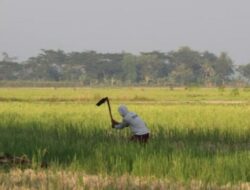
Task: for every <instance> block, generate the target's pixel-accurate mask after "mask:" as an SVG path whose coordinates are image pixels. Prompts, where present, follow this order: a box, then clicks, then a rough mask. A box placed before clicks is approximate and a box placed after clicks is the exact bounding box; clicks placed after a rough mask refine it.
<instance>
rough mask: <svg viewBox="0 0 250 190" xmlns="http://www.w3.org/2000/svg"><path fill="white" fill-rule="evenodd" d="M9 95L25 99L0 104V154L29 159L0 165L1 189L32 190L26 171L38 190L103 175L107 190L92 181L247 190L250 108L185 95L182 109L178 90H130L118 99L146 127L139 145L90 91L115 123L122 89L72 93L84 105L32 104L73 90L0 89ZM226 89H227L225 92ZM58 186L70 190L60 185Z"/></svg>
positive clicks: (69, 95) (209, 93) (78, 184)
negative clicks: (105, 100) (104, 99)
mask: <svg viewBox="0 0 250 190" xmlns="http://www.w3.org/2000/svg"><path fill="white" fill-rule="evenodd" d="M8 90H10V91H9V92H10V93H9V94H8V95H6V96H5V97H12V98H13V97H16V98H18V99H22V100H25V101H11V100H9V101H2V102H0V129H1V133H0V139H1V144H0V154H4V153H5V152H7V153H10V154H11V155H23V154H25V155H27V156H28V158H30V160H32V165H31V166H27V167H22V166H14V167H10V166H0V167H1V172H0V187H1V185H2V187H3V188H5V187H9V188H11V187H14V186H16V187H21V186H22V185H23V186H25V187H26V186H27V185H28V186H29V185H31V186H32V187H33V185H34V184H33V183H35V182H34V181H33V180H31V179H30V180H28V179H27V180H26V181H25V179H26V178H27V175H28V174H27V173H29V172H30V173H32V172H33V173H32V175H34V176H39V175H43V176H45V177H44V183H45V184H40V186H39V187H44V188H45V189H46V183H49V184H50V182H48V180H49V181H51V184H50V185H51V188H52V187H55V188H57V187H58V188H60V187H61V186H60V185H59V186H57V185H56V184H58V180H60V179H61V178H60V175H61V174H62V173H65V175H67V176H68V178H69V179H72V180H73V181H75V183H76V186H75V187H81V186H82V185H83V184H85V185H89V184H91V183H87V182H86V181H87V180H85V182H84V180H82V178H83V176H94V179H95V180H96V178H97V179H99V177H98V176H106V178H107V180H106V181H108V182H107V183H106V185H105V184H104V182H105V181H102V180H99V182H100V183H101V185H103V186H101V187H103V188H104V187H105V188H107V189H110V187H116V186H115V181H116V180H118V181H120V180H123V181H124V180H125V182H126V183H125V182H124V183H125V186H126V187H127V188H128V189H130V188H129V187H130V185H131V188H140V185H139V183H137V182H135V181H136V180H134V179H138V180H142V181H143V180H144V181H147V183H146V182H145V183H143V185H144V186H145V187H156V189H157V187H158V189H160V188H162V189H165V187H172V188H173V189H174V188H176V189H179V188H182V187H183V188H189V187H190V188H191V186H192V185H195V186H196V187H197V188H200V189H204V187H205V186H206V187H207V188H209V187H211V188H213V189H216V188H217V189H220V188H223V187H227V186H228V188H232V187H235V188H236V187H237V188H239V187H241V186H242V185H243V186H242V187H243V188H245V189H247V188H249V182H250V164H249V163H250V118H249V115H250V105H248V104H247V103H241V104H238V103H237V104H224V103H218V104H209V103H206V104H204V103H203V102H200V101H201V99H198V100H197V99H195V98H194V99H192V98H191V99H189V98H190V97H189V96H185V98H187V99H185V98H183V99H184V100H185V101H186V100H189V101H190V100H191V101H194V102H195V103H191V104H189V103H183V101H182V100H183V99H182V98H181V95H184V94H186V93H187V92H186V90H185V89H178V90H174V91H171V90H168V89H161V88H159V89H153V88H149V89H147V88H146V89H143V92H145V91H146V92H149V94H150V95H149V94H148V93H143V94H139V92H141V91H142V90H141V89H139V88H136V89H132V90H130V91H128V93H126V96H127V97H131V99H130V98H128V99H124V102H126V103H127V104H128V107H129V109H130V110H133V111H135V112H137V113H138V114H139V115H140V116H141V117H142V118H143V119H144V120H145V121H146V122H147V124H148V126H149V128H150V130H151V139H150V141H149V143H148V144H146V145H140V144H136V143H132V142H129V141H128V138H129V136H130V131H129V130H128V129H124V130H114V129H111V127H110V121H109V118H108V112H107V107H106V106H101V107H96V106H95V105H94V102H95V99H99V98H100V97H101V96H99V95H98V96H97V93H99V94H104V95H106V94H109V95H110V96H111V97H112V98H113V99H114V101H112V102H111V103H112V109H113V112H114V117H115V118H116V119H117V120H119V118H120V117H119V115H118V113H117V111H116V110H117V107H118V105H119V104H118V102H119V103H123V101H121V100H122V98H121V97H122V94H124V93H122V92H124V91H123V90H124V89H78V90H79V91H80V92H81V93H82V92H85V93H86V92H88V93H89V95H88V101H85V100H84V101H83V100H82V101H39V99H40V98H43V97H45V98H46V97H51V96H55V98H57V97H58V98H65V99H71V98H72V99H74V98H75V97H77V96H78V93H79V92H78V90H76V92H75V94H74V91H72V89H59V90H60V92H61V93H56V94H54V95H53V93H52V94H50V92H53V91H54V89H22V90H21V89H1V90H0V94H2V95H1V97H4V96H3V94H4V93H3V92H7V91H8ZM15 90H16V94H15V93H14V92H15ZM57 90H58V89H57ZM57 90H55V91H57ZM92 90H93V91H92ZM102 90H103V93H102ZM33 91H34V92H35V93H34V94H33V93H32V92H33ZM64 91H65V92H64ZM193 91H194V92H193ZM196 91H197V92H196ZM225 91H226V92H230V90H229V89H226V90H224V92H225ZM239 91H240V94H239V95H238V96H239V97H237V100H244V101H249V99H248V96H247V95H248V92H245V91H244V90H243V89H240V90H239ZM25 92H26V93H27V97H25ZM38 92H39V93H38ZM108 92H109V93H108ZM135 92H136V93H135ZM163 92H165V95H166V97H172V98H173V99H174V98H175V101H177V103H175V104H160V103H157V101H165V100H166V99H167V98H166V99H163V97H164V93H163ZM192 92H193V93H194V94H195V93H200V94H204V98H203V100H212V99H216V97H217V95H218V94H217V93H218V89H197V90H196V89H195V90H193V89H192ZM224 92H223V93H224ZM88 93H86V94H88ZM171 93H176V96H174V95H171ZM188 93H189V92H188ZM213 93H214V98H213V95H212V94H213ZM243 93H246V94H243ZM135 94H137V100H138V99H140V98H138V97H145V98H146V99H144V100H141V99H140V100H138V101H139V102H140V101H143V103H139V102H135V101H134V100H133V98H134V97H135ZM205 94H207V96H205ZM215 94H217V95H216V96H215ZM14 95H15V96H14ZM64 95H65V96H64ZM230 96H231V95H230V93H228V95H227V96H226V97H224V96H222V97H224V99H220V101H222V100H227V101H230ZM241 96H243V97H242V99H241ZM115 97H118V98H116V99H115ZM158 97H159V98H158ZM222 97H221V98H222ZM119 98H120V99H119ZM157 98H158V99H157ZM30 100H32V101H30ZM120 101H121V102H120ZM231 101H234V96H233V98H231ZM152 102H156V104H153V103H152ZM178 102H179V103H178ZM41 162H46V163H48V168H47V169H41V168H40V163H41ZM20 169H21V170H20ZM16 172H17V173H18V174H16V175H20V176H21V177H20V181H21V182H20V183H16V182H14V181H13V180H14V179H12V177H11V176H12V175H14V174H13V173H16ZM47 174H48V175H47ZM52 174H54V176H53V175H52ZM59 174H60V175H59ZM24 176H26V178H25V177H24ZM46 176H47V177H46ZM124 176H125V177H124ZM24 178H25V179H24ZM34 178H35V179H36V178H37V177H34ZM47 178H49V179H47ZM87 178H89V179H92V177H87ZM7 179H8V180H7ZM78 179H81V180H78ZM46 180H47V181H46ZM95 180H94V181H95ZM4 184H5V185H6V184H9V185H7V186H3V185H4ZM18 184H19V186H18ZM73 184H74V183H73ZM94 184H96V182H93V184H92V186H94V187H95V188H98V187H96V186H95V185H94ZM144 186H143V187H144ZM65 188H66V189H72V188H71V186H67V185H66V186H65ZM86 188H87V187H86ZM89 188H91V185H90V186H89ZM194 188H195V187H194ZM40 189H41V188H40Z"/></svg>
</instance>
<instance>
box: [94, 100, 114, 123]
mask: <svg viewBox="0 0 250 190" xmlns="http://www.w3.org/2000/svg"><path fill="white" fill-rule="evenodd" d="M105 102H107V104H108V108H109V116H110V119H111V122H112V121H113V116H112V113H111V107H110V103H109V98H108V97H105V98H102V99H101V100H99V101H98V102H97V103H96V105H97V106H100V105H102V104H104V103H105Z"/></svg>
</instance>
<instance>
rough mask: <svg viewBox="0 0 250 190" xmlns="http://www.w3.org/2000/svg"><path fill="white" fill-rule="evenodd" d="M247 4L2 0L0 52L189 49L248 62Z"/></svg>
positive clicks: (236, 0) (233, 0) (232, 0)
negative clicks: (225, 54)
mask: <svg viewBox="0 0 250 190" xmlns="http://www.w3.org/2000/svg"><path fill="white" fill-rule="evenodd" d="M249 7H250V1H249V0H0V53H2V52H7V53H8V54H9V55H10V56H17V57H18V60H20V61H22V60H25V59H27V58H29V57H31V56H36V55H37V54H38V53H40V52H41V51H40V50H41V49H54V50H57V49H62V50H64V51H65V52H72V51H79V52H82V51H89V50H95V51H97V52H103V53H108V52H109V53H119V52H123V51H125V52H130V53H135V54H138V53H140V52H147V51H154V50H157V51H161V52H169V51H172V50H178V48H180V47H183V46H189V47H190V48H192V49H194V50H197V51H206V50H207V51H210V52H213V53H215V54H217V55H219V53H220V52H226V53H228V55H229V56H230V57H231V58H232V60H233V61H234V63H235V64H246V63H250V11H249Z"/></svg>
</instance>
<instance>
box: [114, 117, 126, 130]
mask: <svg viewBox="0 0 250 190" xmlns="http://www.w3.org/2000/svg"><path fill="white" fill-rule="evenodd" d="M128 126H129V124H128V123H127V122H126V121H125V120H124V119H123V121H122V122H121V123H117V124H115V125H114V128H116V129H123V128H124V127H128Z"/></svg>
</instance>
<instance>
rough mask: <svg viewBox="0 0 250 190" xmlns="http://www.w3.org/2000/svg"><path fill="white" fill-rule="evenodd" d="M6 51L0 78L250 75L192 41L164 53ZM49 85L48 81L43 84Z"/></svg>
mask: <svg viewBox="0 0 250 190" xmlns="http://www.w3.org/2000/svg"><path fill="white" fill-rule="evenodd" d="M16 60H17V59H16V58H15V57H10V56H9V55H8V54H7V53H3V54H2V60H1V61H0V82H1V81H2V82H1V84H0V85H1V86H2V85H4V84H5V82H3V81H24V83H25V84H29V83H27V82H30V81H32V82H34V81H35V82H38V83H40V84H44V82H45V83H46V82H52V83H53V82H61V84H65V85H64V86H67V85H69V84H71V83H78V84H80V85H99V84H104V85H167V86H171V85H173V86H190V85H192V86H223V85H239V84H240V85H244V84H247V83H248V82H249V80H250V64H248V65H241V66H236V65H234V63H233V61H232V59H231V58H230V57H229V56H228V55H227V54H226V53H225V52H222V53H221V54H220V55H215V54H214V53H211V52H208V51H205V52H198V51H195V50H192V49H191V48H189V47H182V48H180V49H178V50H176V51H170V52H168V53H163V52H159V51H153V52H144V53H140V54H139V55H134V54H131V53H126V52H122V53H97V52H95V51H85V52H69V53H66V52H64V51H62V50H44V49H43V50H41V53H40V54H38V55H37V56H36V57H30V58H29V59H27V60H26V61H23V62H18V61H16ZM45 86H46V85H45Z"/></svg>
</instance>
